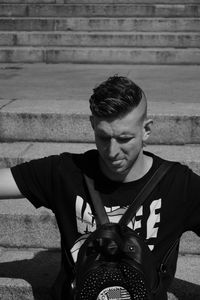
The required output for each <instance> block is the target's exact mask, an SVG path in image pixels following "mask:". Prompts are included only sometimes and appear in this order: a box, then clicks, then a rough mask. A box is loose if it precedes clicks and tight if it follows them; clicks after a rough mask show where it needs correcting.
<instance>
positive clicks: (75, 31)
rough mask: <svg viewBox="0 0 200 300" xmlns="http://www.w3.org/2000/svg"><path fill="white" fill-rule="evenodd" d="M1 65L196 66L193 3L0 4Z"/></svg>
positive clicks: (197, 7)
mask: <svg viewBox="0 0 200 300" xmlns="http://www.w3.org/2000/svg"><path fill="white" fill-rule="evenodd" d="M0 62H6V63H7V62H26V63H27V62H31V63H35V62H45V63H63V62H66V63H69V62H70V63H109V64H111V63H119V64H121V63H123V64H169V65H171V64H199V63H200V3H199V1H198V0H187V1H186V0H175V1H172V0H155V1H153V0H143V1H139V0H120V1H117V0H103V1H100V0H83V1H79V0H32V1H31V0H28V1H25V0H0Z"/></svg>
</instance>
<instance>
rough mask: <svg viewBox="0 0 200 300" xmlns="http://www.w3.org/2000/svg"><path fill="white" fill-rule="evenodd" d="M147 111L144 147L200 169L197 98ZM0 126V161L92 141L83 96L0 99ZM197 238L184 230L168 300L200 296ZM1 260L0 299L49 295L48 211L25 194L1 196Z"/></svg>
mask: <svg viewBox="0 0 200 300" xmlns="http://www.w3.org/2000/svg"><path fill="white" fill-rule="evenodd" d="M66 101H67V102H66ZM149 114H150V116H151V117H153V118H154V120H155V129H154V132H153V136H152V138H151V140H150V141H149V145H148V146H147V149H149V150H150V151H153V152H155V153H157V154H159V155H161V156H163V157H166V158H170V159H172V160H180V161H181V162H183V163H185V164H187V165H189V166H190V167H191V168H192V169H193V170H194V171H195V172H197V173H198V174H200V146H199V144H200V126H199V125H200V104H198V103H196V104H195V107H194V105H193V104H192V103H188V104H186V103H184V104H183V103H182V104H181V103H159V102H150V103H149ZM0 124H1V127H0V140H1V147H0V167H5V166H12V165H15V164H17V163H20V162H23V161H27V160H30V159H34V158H38V157H43V156H45V155H50V154H54V153H55V154H56V153H60V152H62V151H72V152H80V151H85V150H87V149H90V148H93V147H94V137H93V133H92V130H91V127H90V124H89V109H88V105H87V104H86V102H85V101H83V100H76V101H70V100H59V101H56V100H48V101H47V100H35V101H27V100H20V99H19V100H0ZM199 244H200V243H199V239H198V238H197V237H196V236H195V235H194V234H192V233H190V232H189V233H187V234H185V235H184V236H183V238H182V241H181V248H180V255H179V261H178V269H177V275H176V277H177V278H176V280H175V281H174V284H173V286H172V289H171V290H170V291H169V300H178V299H179V300H186V299H187V300H188V299H190V300H194V299H199V298H200V281H199V278H200V268H199V263H200V257H199V253H200V250H199V249H200V248H199ZM0 262H1V264H0V266H1V267H0V299H2V300H33V299H41V300H46V299H47V300H50V299H51V297H50V294H49V291H50V286H51V285H52V283H53V281H54V279H55V277H56V274H57V271H58V269H59V262H60V236H59V233H58V229H57V225H56V221H55V218H54V215H53V214H52V212H51V211H49V210H47V209H45V208H40V209H38V210H35V209H34V208H33V207H32V205H31V204H30V203H29V202H28V201H27V200H26V199H21V200H12V199H9V200H1V201H0Z"/></svg>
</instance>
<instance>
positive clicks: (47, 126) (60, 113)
mask: <svg viewBox="0 0 200 300" xmlns="http://www.w3.org/2000/svg"><path fill="white" fill-rule="evenodd" d="M0 105H2V106H1V109H0V123H1V128H0V140H1V141H5V142H6V141H10V142H11V141H13V142H14V141H42V142H45V141H46V142H47V141H48V142H51V141H54V142H93V141H94V136H93V131H92V129H91V125H90V122H89V115H90V112H89V108H88V104H86V103H85V101H81V100H77V101H73V100H59V101H55V100H48V102H47V101H46V100H34V101H26V100H12V101H11V100H0ZM149 117H152V118H153V120H154V126H153V128H152V131H153V133H152V136H151V138H150V139H149V143H151V144H199V143H200V126H199V124H200V104H199V103H195V104H193V103H158V102H150V103H149Z"/></svg>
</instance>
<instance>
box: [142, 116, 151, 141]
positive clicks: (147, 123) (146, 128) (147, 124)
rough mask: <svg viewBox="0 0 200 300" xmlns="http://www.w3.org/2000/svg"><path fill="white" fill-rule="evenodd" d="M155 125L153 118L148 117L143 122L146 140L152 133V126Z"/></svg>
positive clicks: (144, 139) (144, 138)
mask: <svg viewBox="0 0 200 300" xmlns="http://www.w3.org/2000/svg"><path fill="white" fill-rule="evenodd" d="M152 125H153V120H152V119H146V120H145V121H144V123H143V141H144V142H145V141H146V140H147V139H148V138H149V136H150V134H151V127H152Z"/></svg>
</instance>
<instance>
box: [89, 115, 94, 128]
mask: <svg viewBox="0 0 200 300" xmlns="http://www.w3.org/2000/svg"><path fill="white" fill-rule="evenodd" d="M90 124H91V126H92V128H93V129H94V116H93V115H91V116H90Z"/></svg>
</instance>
